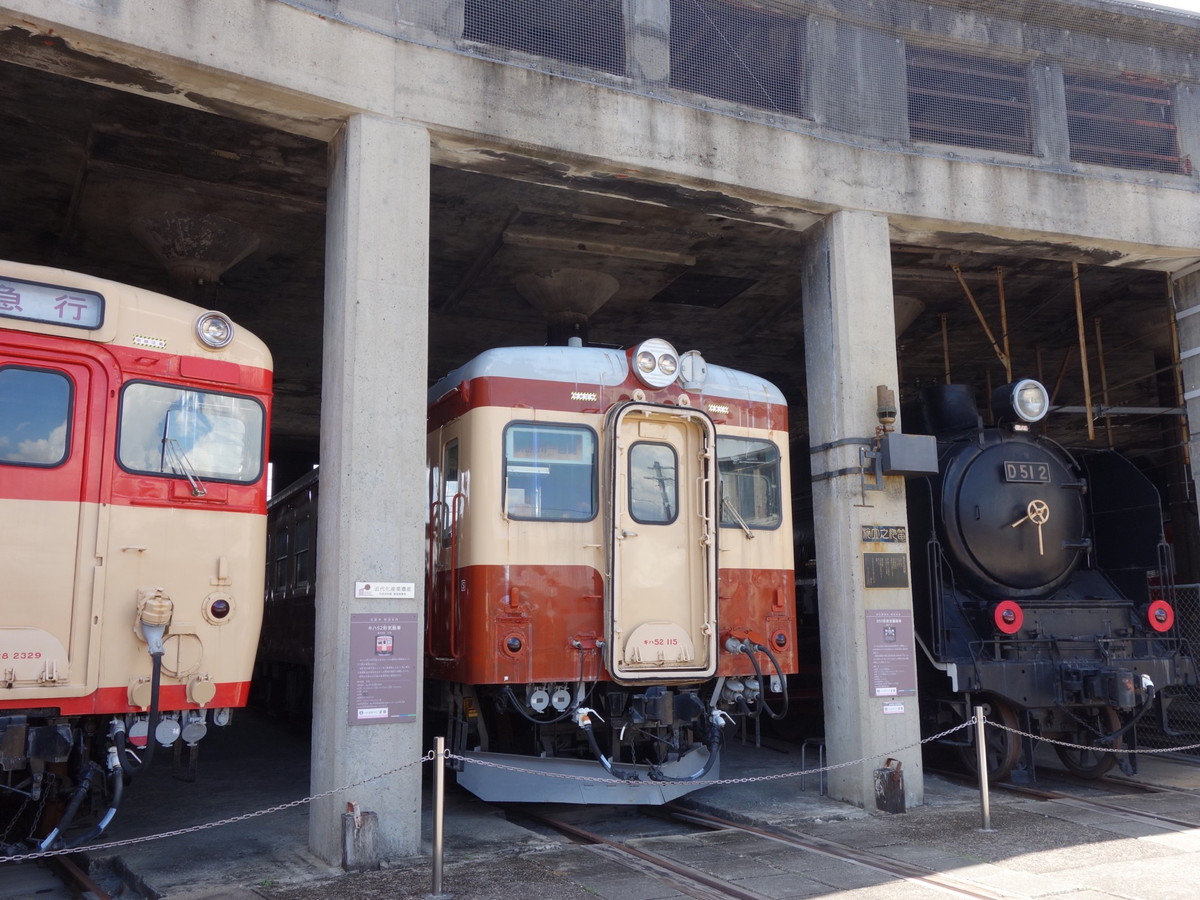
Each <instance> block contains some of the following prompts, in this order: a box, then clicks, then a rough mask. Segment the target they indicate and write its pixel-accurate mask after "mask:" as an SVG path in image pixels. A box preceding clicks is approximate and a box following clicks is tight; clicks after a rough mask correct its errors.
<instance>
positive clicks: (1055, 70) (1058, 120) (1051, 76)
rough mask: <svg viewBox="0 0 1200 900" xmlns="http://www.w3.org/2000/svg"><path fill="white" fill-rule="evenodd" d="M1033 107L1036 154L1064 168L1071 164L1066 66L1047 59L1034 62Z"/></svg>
mask: <svg viewBox="0 0 1200 900" xmlns="http://www.w3.org/2000/svg"><path fill="white" fill-rule="evenodd" d="M1029 106H1030V112H1031V113H1032V114H1033V155H1034V156H1039V157H1041V158H1042V159H1044V160H1046V161H1047V162H1049V163H1054V164H1056V165H1058V166H1061V167H1063V168H1066V167H1068V166H1070V165H1071V135H1070V132H1069V130H1068V127H1067V92H1066V87H1065V86H1064V85H1063V72H1062V66H1060V65H1058V64H1057V63H1043V62H1036V63H1033V64H1032V65H1030V67H1029Z"/></svg>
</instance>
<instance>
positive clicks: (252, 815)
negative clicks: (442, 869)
mask: <svg viewBox="0 0 1200 900" xmlns="http://www.w3.org/2000/svg"><path fill="white" fill-rule="evenodd" d="M443 756H446V757H447V758H448V754H443ZM435 759H437V754H436V753H434V751H432V750H430V751H429V752H428V753H426V754H425V755H424V756H421V757H418V758H417V759H415V760H413V761H412V762H406V763H403V764H401V765H399V766H396V767H395V768H394V769H388V770H387V771H386V772H380V773H379V774H378V775H372V776H370V777H369V778H363V779H362V780H361V781H356V782H354V783H353V784H347V785H345V786H343V787H337V788H331V789H330V790H328V791H321V792H320V793H319V794H311V795H309V796H308V797H302V798H301V799H299V800H291V801H289V802H287V803H280V804H279V805H278V806H271V807H268V808H267V809H260V810H256V811H255V812H249V813H242V814H241V815H238V816H230V817H229V818H227V819H218V820H217V821H215V822H205V823H204V824H203V825H189V826H188V827H187V828H177V829H175V830H174V831H163V832H160V833H158V834H148V835H143V836H142V837H135V838H124V839H123V840H119V841H107V842H106V843H103V844H88V845H87V846H86V847H72V848H67V849H63V850H41V851H37V852H34V853H21V854H18V855H15V856H0V863H6V862H24V861H26V860H31V859H47V858H49V857H52V856H66V855H68V854H71V853H79V852H80V851H83V850H86V851H88V852H89V853H91V852H93V851H96V850H111V849H114V848H116V847H131V846H133V845H135V844H145V843H149V842H150V841H160V840H162V839H163V838H169V837H179V836H180V835H183V834H193V833H195V832H197V831H207V830H208V829H210V828H217V827H219V826H221V825H233V824H234V823H236V822H245V821H248V820H250V819H257V818H259V817H260V816H266V815H269V814H271V813H277V812H282V811H283V810H285V809H293V808H294V807H297V806H303V805H304V804H306V803H312V802H313V801H314V800H322V799H324V798H325V797H332V796H333V795H334V794H341V793H344V792H346V791H349V790H353V789H354V788H356V787H362V786H363V785H364V784H370V783H371V782H372V781H378V780H379V779H380V778H387V777H388V776H389V775H395V774H397V773H398V772H402V771H404V770H405V769H408V768H411V767H412V766H415V765H419V764H420V763H426V762H433V761H434V760H435Z"/></svg>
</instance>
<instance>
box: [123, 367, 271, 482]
mask: <svg viewBox="0 0 1200 900" xmlns="http://www.w3.org/2000/svg"><path fill="white" fill-rule="evenodd" d="M265 418H266V417H265V414H264V411H263V407H262V405H261V404H260V403H259V402H258V401H257V400H254V399H252V398H250V397H238V396H234V395H232V394H217V393H211V392H208V391H197V390H191V389H189V388H181V387H176V386H173V385H166V384H149V383H147V382H134V383H133V384H130V385H128V386H126V388H125V389H124V391H123V392H122V394H121V410H120V426H119V434H118V438H117V460H118V461H119V462H120V463H121V465H122V466H123V467H124V468H126V469H128V470H129V471H131V472H142V473H145V474H149V475H170V476H178V477H185V476H188V475H194V476H196V477H199V478H203V479H214V480H218V481H235V482H240V483H243V484H252V483H254V482H255V481H258V479H259V477H260V476H261V475H262V467H263V460H262V451H263V426H264V422H265Z"/></svg>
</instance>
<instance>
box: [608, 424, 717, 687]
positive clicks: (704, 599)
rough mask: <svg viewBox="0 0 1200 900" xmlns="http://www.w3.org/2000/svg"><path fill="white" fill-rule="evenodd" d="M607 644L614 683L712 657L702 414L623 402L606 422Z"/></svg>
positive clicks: (687, 674)
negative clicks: (607, 501) (607, 525)
mask: <svg viewBox="0 0 1200 900" xmlns="http://www.w3.org/2000/svg"><path fill="white" fill-rule="evenodd" d="M607 434H608V448H607V450H608V458H609V464H610V465H609V478H608V490H609V491H611V496H610V498H609V501H610V504H611V506H610V508H611V510H612V512H611V515H610V523H609V524H610V527H609V529H608V537H607V542H608V547H607V550H608V568H609V571H608V578H607V589H606V593H605V630H606V634H605V647H606V650H605V652H606V655H607V659H606V662H607V664H608V668H609V671H610V672H611V673H612V675H613V677H614V678H616V679H617V680H618V681H645V680H650V681H654V680H661V681H669V680H673V679H679V678H689V679H690V678H706V677H709V676H711V675H712V674H713V673H714V672H715V671H716V662H717V562H716V560H717V547H716V508H717V507H716V498H717V467H716V450H715V448H716V433H715V429H714V428H713V424H712V421H711V420H710V419H709V418H708V416H706V415H705V414H704V413H702V412H700V411H699V410H695V409H688V408H686V407H664V406H657V405H651V404H643V403H628V404H624V405H622V406H619V407H617V408H615V409H614V410H613V411H612V412H611V413H610V414H609V421H608V424H607Z"/></svg>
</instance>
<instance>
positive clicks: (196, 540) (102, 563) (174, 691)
mask: <svg viewBox="0 0 1200 900" xmlns="http://www.w3.org/2000/svg"><path fill="white" fill-rule="evenodd" d="M270 391H271V357H270V354H269V352H268V351H267V349H266V347H265V345H264V344H263V343H262V342H261V341H260V340H258V339H257V338H255V337H253V336H252V335H249V334H247V333H246V332H245V331H242V330H240V329H237V328H235V327H234V326H233V324H232V323H230V322H229V320H228V319H227V318H226V317H225V316H224V315H223V314H220V313H213V312H206V311H205V310H202V309H200V308H198V307H195V306H192V305H191V304H187V303H183V302H181V301H178V300H174V299H171V298H169V297H165V296H162V295H160V294H155V293H152V292H148V291H143V290H138V289H135V288H131V287H128V286H126V285H121V284H116V283H113V282H110V281H105V280H102V279H98V278H93V277H90V276H85V275H80V274H77V273H72V272H67V271H64V270H60V269H48V268H42V267H35V266H28V265H22V264H17V263H8V262H5V263H0V743H2V745H3V747H4V754H3V756H4V759H3V764H2V767H0V784H2V785H3V786H4V788H6V790H3V791H0V794H2V796H0V801H3V802H4V803H5V806H3V807H0V816H2V815H4V814H5V813H6V811H7V810H8V807H9V805H11V804H12V803H13V802H14V801H15V806H16V810H15V812H8V815H9V816H10V817H12V818H15V819H17V820H19V821H18V827H17V828H13V829H9V830H8V832H7V833H8V835H9V837H8V840H9V841H11V840H12V839H13V836H14V835H16V834H17V833H18V831H20V832H22V833H21V835H20V836H21V837H22V838H24V837H25V833H31V834H33V835H42V833H43V832H47V831H48V834H45V835H44V836H41V837H40V838H39V840H38V844H39V845H44V846H46V847H50V846H57V845H59V844H61V843H63V842H64V841H71V840H76V839H78V838H77V836H74V835H72V834H70V833H69V827H70V826H71V824H72V823H69V822H66V823H62V824H61V825H60V826H59V827H57V828H53V829H47V827H46V826H45V824H44V823H43V821H41V819H42V818H43V816H46V815H47V814H46V813H45V811H46V810H50V811H53V810H54V809H55V807H56V805H57V806H58V807H59V808H60V811H61V807H62V806H64V805H65V806H66V808H67V809H68V810H69V811H71V810H73V808H74V807H78V806H81V805H83V806H86V804H83V802H82V801H83V799H84V792H85V790H87V789H88V786H89V785H90V790H91V791H93V792H98V793H99V794H101V795H103V796H104V799H105V800H106V802H107V803H108V805H109V812H108V813H107V814H106V818H105V819H102V820H101V821H102V823H105V824H106V819H107V818H111V814H112V812H113V811H114V810H115V801H116V800H117V799H119V794H120V790H121V782H122V781H124V780H128V776H129V775H130V774H131V773H134V772H136V771H137V770H138V769H139V768H140V766H141V765H142V763H143V759H144V757H145V756H147V755H148V754H149V753H153V748H154V747H155V746H156V745H158V746H171V745H172V744H174V743H175V742H176V741H180V742H182V743H183V744H186V745H190V746H195V744H196V742H197V741H199V740H200V738H202V737H203V736H204V733H205V731H206V730H207V728H208V727H210V726H212V725H214V724H216V725H223V724H225V723H227V722H228V721H229V719H230V710H231V709H232V708H234V707H239V706H243V705H245V702H246V698H247V695H248V692H249V682H250V675H251V671H252V669H253V665H254V654H255V649H256V646H257V641H258V635H259V627H260V624H261V620H262V591H261V585H262V571H263V565H264V552H265V550H264V548H265V522H266V517H265V513H266V508H265V501H266V450H267V446H266V445H267V423H268V417H269V411H270ZM93 766H95V767H98V769H99V771H96V770H95V769H93ZM101 773H102V774H101ZM122 773H124V775H123V774H122ZM114 795H115V796H114ZM35 811H37V812H35ZM26 820H30V821H26ZM10 821H11V819H10ZM7 826H8V821H6V820H5V819H3V818H0V832H3V831H4V829H5V828H6V827H7ZM94 831H96V828H95V827H92V828H85V829H84V832H85V835H86V836H91V835H90V832H94ZM6 849H8V850H9V851H11V849H12V847H11V846H8V847H7V848H6Z"/></svg>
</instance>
